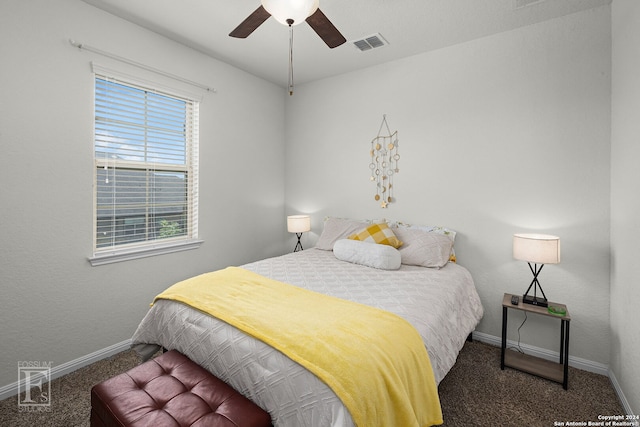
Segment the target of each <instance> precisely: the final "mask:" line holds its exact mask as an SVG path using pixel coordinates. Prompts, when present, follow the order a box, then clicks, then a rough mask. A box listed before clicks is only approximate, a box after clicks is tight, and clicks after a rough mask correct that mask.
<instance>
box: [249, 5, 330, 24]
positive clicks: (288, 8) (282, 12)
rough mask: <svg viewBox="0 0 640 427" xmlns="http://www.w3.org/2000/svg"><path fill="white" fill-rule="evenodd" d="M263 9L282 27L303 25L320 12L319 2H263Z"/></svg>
mask: <svg viewBox="0 0 640 427" xmlns="http://www.w3.org/2000/svg"><path fill="white" fill-rule="evenodd" d="M261 2H262V7H264V8H265V9H266V11H267V12H269V13H270V14H271V16H273V17H274V18H276V20H277V21H278V22H280V23H281V24H282V25H286V26H289V20H293V24H291V25H298V24H301V23H303V22H304V21H305V19H307V18H308V17H309V16H311V15H313V14H314V13H315V11H316V10H318V0H261Z"/></svg>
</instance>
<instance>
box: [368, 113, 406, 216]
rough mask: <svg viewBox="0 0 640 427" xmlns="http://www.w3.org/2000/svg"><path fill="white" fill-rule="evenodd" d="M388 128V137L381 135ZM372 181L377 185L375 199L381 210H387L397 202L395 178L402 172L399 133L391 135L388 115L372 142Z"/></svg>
mask: <svg viewBox="0 0 640 427" xmlns="http://www.w3.org/2000/svg"><path fill="white" fill-rule="evenodd" d="M383 127H386V129H387V135H381V134H380V133H381V132H382V128H383ZM370 154H371V163H369V169H370V170H371V178H370V179H371V181H373V182H375V184H376V195H375V196H374V199H375V200H376V201H377V202H380V207H381V208H386V207H387V205H388V204H389V203H393V202H395V201H396V200H395V197H393V176H394V175H395V174H396V173H398V172H400V169H398V160H400V154H398V131H395V132H393V133H391V130H389V125H388V124H387V115H386V114H385V115H383V116H382V123H381V124H380V129H379V130H378V136H376V137H375V138H373V139H372V140H371V151H370Z"/></svg>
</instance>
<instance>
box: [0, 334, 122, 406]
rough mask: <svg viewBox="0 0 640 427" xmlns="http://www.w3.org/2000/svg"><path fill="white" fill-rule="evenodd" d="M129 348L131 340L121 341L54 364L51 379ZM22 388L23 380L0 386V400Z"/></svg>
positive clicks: (13, 394) (15, 393)
mask: <svg viewBox="0 0 640 427" xmlns="http://www.w3.org/2000/svg"><path fill="white" fill-rule="evenodd" d="M130 348H131V340H130V339H128V340H126V341H122V342H120V343H117V344H114V345H112V346H109V347H106V348H103V349H102V350H98V351H95V352H93V353H91V354H87V355H86V356H82V357H79V358H77V359H75V360H72V361H70V362H66V363H63V364H62V365H58V366H54V367H52V368H51V378H50V379H51V380H53V379H56V378H59V377H61V376H63V375H66V374H69V373H71V372H73V371H75V370H77V369H80V368H83V367H85V366H87V365H90V364H92V363H94V362H97V361H99V360H102V359H106V358H107V357H111V356H113V355H114V354H117V353H120V352H122V351H125V350H129V349H130ZM23 390H24V380H22V381H16V382H14V383H11V384H8V385H6V386H3V387H0V400H4V399H8V398H10V397H11V396H15V395H17V394H18V392H19V391H23Z"/></svg>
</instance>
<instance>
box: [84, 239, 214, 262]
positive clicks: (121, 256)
mask: <svg viewBox="0 0 640 427" xmlns="http://www.w3.org/2000/svg"><path fill="white" fill-rule="evenodd" d="M202 243H204V241H203V240H187V241H180V242H171V243H158V244H155V245H153V246H147V247H144V248H135V249H113V250H111V251H105V252H99V253H97V254H94V255H93V256H92V257H89V262H90V263H91V266H92V267H96V266H99V265H105V264H113V263H115V262H121V261H129V260H132V259H139V258H146V257H151V256H156V255H164V254H169V253H173V252H181V251H188V250H191V249H198V248H199V247H200V245H201V244H202Z"/></svg>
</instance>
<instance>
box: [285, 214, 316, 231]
mask: <svg viewBox="0 0 640 427" xmlns="http://www.w3.org/2000/svg"><path fill="white" fill-rule="evenodd" d="M309 230H311V217H309V215H289V216H288V217H287V231H288V232H289V233H304V232H305V231H309Z"/></svg>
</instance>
